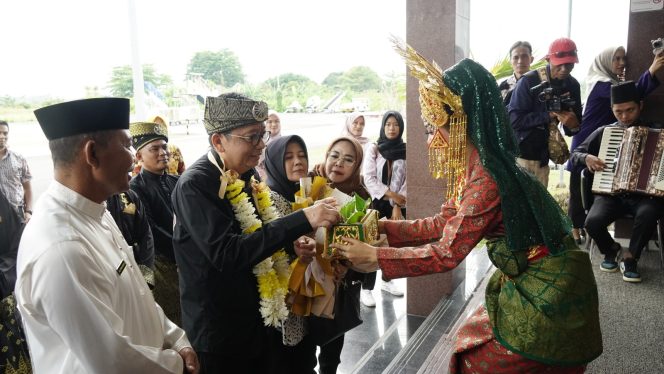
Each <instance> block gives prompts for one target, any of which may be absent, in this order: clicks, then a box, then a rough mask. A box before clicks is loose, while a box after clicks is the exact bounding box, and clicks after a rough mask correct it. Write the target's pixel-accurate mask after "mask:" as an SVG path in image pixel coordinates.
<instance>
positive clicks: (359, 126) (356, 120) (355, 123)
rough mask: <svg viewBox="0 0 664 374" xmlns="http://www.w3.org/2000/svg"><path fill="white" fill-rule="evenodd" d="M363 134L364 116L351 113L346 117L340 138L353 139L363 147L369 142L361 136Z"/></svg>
mask: <svg viewBox="0 0 664 374" xmlns="http://www.w3.org/2000/svg"><path fill="white" fill-rule="evenodd" d="M363 132H364V115H363V114H362V113H351V114H349V115H348V116H347V117H346V124H345V125H344V129H343V130H342V131H341V136H347V137H349V138H354V139H355V140H357V141H358V142H360V144H362V145H363V146H364V145H365V144H367V143H368V142H369V138H367V137H364V136H362V133H363Z"/></svg>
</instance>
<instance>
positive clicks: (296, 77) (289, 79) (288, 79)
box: [265, 73, 314, 89]
mask: <svg viewBox="0 0 664 374" xmlns="http://www.w3.org/2000/svg"><path fill="white" fill-rule="evenodd" d="M293 83H295V84H301V85H304V84H309V83H314V81H312V80H311V79H309V78H308V77H305V76H304V75H300V74H294V73H285V74H281V75H279V76H278V77H274V78H270V79H268V80H266V81H265V84H269V85H270V86H272V87H276V89H279V88H281V87H280V86H288V85H291V84H293Z"/></svg>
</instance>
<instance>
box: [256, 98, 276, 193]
mask: <svg viewBox="0 0 664 374" xmlns="http://www.w3.org/2000/svg"><path fill="white" fill-rule="evenodd" d="M267 113H268V114H267V119H266V120H265V131H268V132H269V133H270V139H268V140H267V143H265V147H266V148H265V149H267V146H268V145H270V143H271V142H273V141H275V140H277V139H279V138H280V137H281V119H280V118H279V113H277V112H275V111H274V110H269V111H268V112H267ZM265 149H264V150H263V153H261V157H260V159H259V160H258V165H257V166H256V171H258V175H260V177H261V180H265V178H267V173H266V172H265Z"/></svg>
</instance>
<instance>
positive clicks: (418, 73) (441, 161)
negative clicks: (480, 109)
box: [392, 38, 467, 199]
mask: <svg viewBox="0 0 664 374" xmlns="http://www.w3.org/2000/svg"><path fill="white" fill-rule="evenodd" d="M392 42H393V43H394V48H395V50H396V51H397V53H399V54H400V55H401V56H403V58H404V59H405V60H406V65H407V66H408V69H409V70H410V74H411V75H412V76H413V77H415V78H417V80H419V81H420V87H419V92H420V107H421V110H422V119H423V120H424V122H425V126H426V125H427V124H428V125H430V126H433V127H435V130H436V131H435V132H434V138H433V140H432V141H431V143H430V144H429V172H430V173H431V176H432V177H434V178H436V179H441V178H443V177H445V178H447V198H448V199H450V198H455V199H458V198H459V197H460V196H461V189H462V188H463V186H464V184H465V177H466V164H467V161H466V124H467V116H466V113H465V112H464V110H463V103H462V101H461V96H459V95H456V94H455V93H454V92H452V90H450V89H449V88H448V87H447V86H446V85H445V82H444V81H443V70H442V69H441V68H440V66H438V64H437V63H436V62H435V61H433V62H432V63H429V61H427V60H426V59H425V58H424V57H423V56H422V55H420V54H419V53H418V52H417V51H416V50H415V49H413V48H412V47H411V46H409V45H408V44H406V43H405V42H403V41H401V40H399V39H397V38H392ZM442 127H447V128H448V129H449V134H450V137H449V143H448V142H446V141H445V139H444V138H443V136H442V134H441V133H440V131H439V130H440V128H442Z"/></svg>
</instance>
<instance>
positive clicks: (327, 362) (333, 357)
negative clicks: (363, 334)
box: [318, 335, 344, 374]
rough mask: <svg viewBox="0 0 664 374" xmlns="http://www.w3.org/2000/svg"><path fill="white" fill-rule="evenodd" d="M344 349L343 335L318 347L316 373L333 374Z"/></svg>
mask: <svg viewBox="0 0 664 374" xmlns="http://www.w3.org/2000/svg"><path fill="white" fill-rule="evenodd" d="M342 349H344V335H341V336H340V337H338V338H336V339H334V340H332V341H331V342H329V343H327V344H325V345H322V346H321V347H320V353H319V354H318V372H319V373H320V374H335V373H336V372H337V367H338V366H339V364H340V363H341V350H342Z"/></svg>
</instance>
